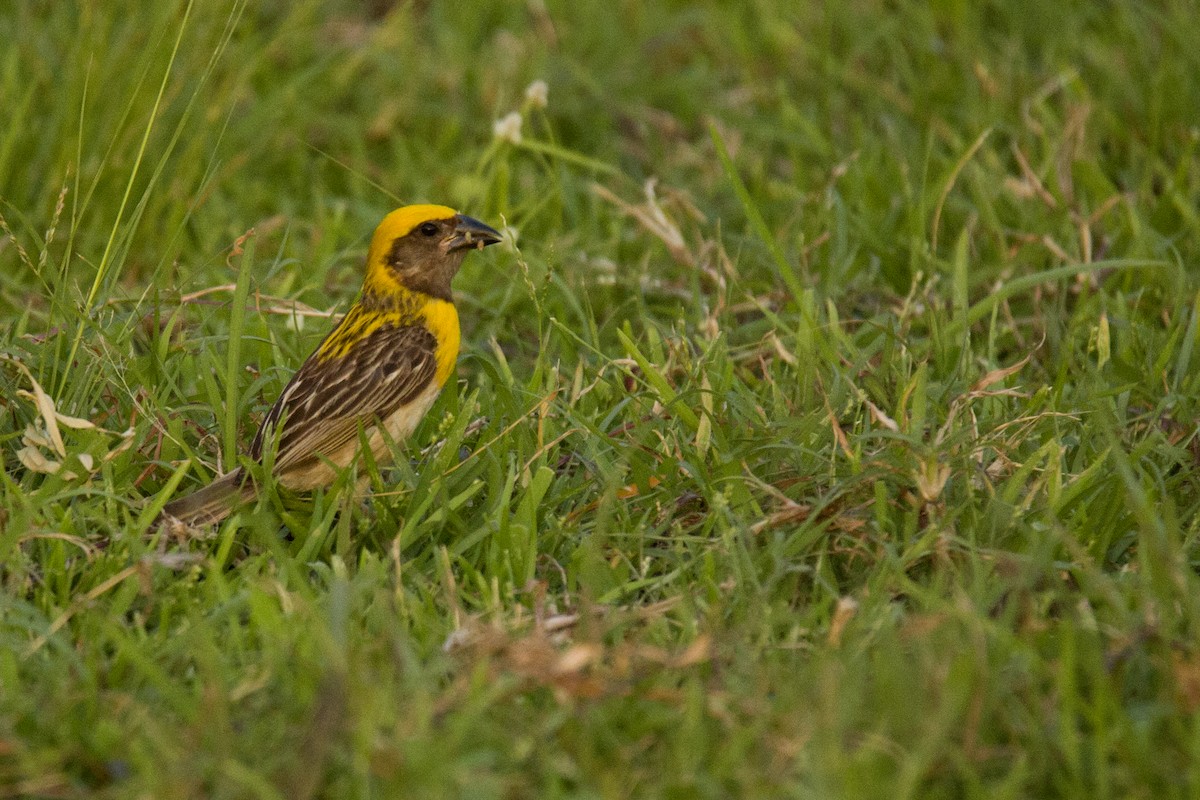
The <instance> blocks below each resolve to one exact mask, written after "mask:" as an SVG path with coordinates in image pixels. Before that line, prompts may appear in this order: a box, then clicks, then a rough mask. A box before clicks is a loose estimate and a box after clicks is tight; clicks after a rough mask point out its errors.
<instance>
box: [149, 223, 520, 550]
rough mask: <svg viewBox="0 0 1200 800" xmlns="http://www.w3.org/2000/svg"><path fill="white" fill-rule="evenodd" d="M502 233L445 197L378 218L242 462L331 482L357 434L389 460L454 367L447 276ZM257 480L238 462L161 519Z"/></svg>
mask: <svg viewBox="0 0 1200 800" xmlns="http://www.w3.org/2000/svg"><path fill="white" fill-rule="evenodd" d="M499 241H501V235H500V233H499V232H497V231H496V230H495V229H494V228H492V227H490V226H488V225H486V224H484V223H483V222H480V221H479V220H477V219H474V218H472V217H468V216H466V215H464V214H460V213H459V212H457V211H455V210H454V209H452V208H450V207H448V206H443V205H424V204H422V205H409V206H403V207H401V208H398V209H396V210H395V211H392V212H391V213H389V214H388V215H387V216H385V217H384V218H383V221H382V222H380V223H379V227H377V228H376V229H375V234H374V235H373V236H372V237H371V245H370V247H369V248H368V250H367V263H366V270H365V275H364V278H363V285H362V289H361V291H360V292H359V295H358V299H357V300H356V301H355V303H354V305H353V306H352V307H351V308H350V310H349V311H348V312H347V313H346V314H345V315H344V316H343V317H342V318H341V320H339V322H338V323H337V325H336V326H335V327H334V328H333V330H332V331H330V332H329V334H328V335H327V336H326V337H325V339H324V340H323V341H322V342H321V344H320V345H319V346H318V347H317V348H316V350H314V351H313V352H312V354H311V355H309V357H308V358H307V359H306V360H305V361H304V363H303V364H302V365H301V366H300V368H299V369H298V370H297V371H296V373H295V374H294V375H293V376H292V378H291V380H290V381H288V383H287V385H286V386H285V387H284V389H283V392H282V393H280V395H279V398H278V399H277V400H276V401H275V404H274V405H272V406H271V409H270V410H269V411H268V412H267V414H266V416H265V417H264V418H263V420H262V424H261V425H259V428H258V432H257V434H256V435H255V436H254V441H253V442H252V443H251V445H250V458H251V460H253V461H255V462H258V463H260V464H261V463H263V456H264V454H266V453H268V451H270V452H272V453H273V458H271V459H268V463H269V466H270V470H271V474H272V475H273V476H274V479H275V482H276V483H277V484H279V485H280V486H282V487H283V488H285V489H287V490H289V491H292V492H310V491H313V490H315V489H318V488H320V487H324V486H328V485H329V484H331V483H332V482H333V480H334V478H336V477H337V475H338V473H339V472H340V471H341V470H343V469H345V468H346V467H347V466H349V465H350V464H351V463H352V462H353V461H354V460H355V458H356V457H357V456H358V455H359V451H360V449H361V444H362V443H363V442H366V443H367V445H368V446H369V448H370V450H371V455H372V456H373V457H374V458H375V460H376V462H377V463H380V464H386V463H388V461H389V460H390V459H389V456H390V453H391V450H390V447H389V443H390V442H402V441H404V440H405V439H407V438H408V437H409V436H410V435H411V434H412V432H413V430H414V429H415V428H416V427H417V423H419V422H420V421H421V418H422V417H424V416H425V413H426V412H427V411H428V410H429V408H430V406H432V405H433V401H434V400H435V399H437V396H438V394H439V393H440V392H441V389H442V387H443V386H444V385H445V383H446V381H447V379H448V378H449V377H450V375H451V373H452V372H453V371H454V364H455V361H456V360H457V358H458V350H459V344H460V331H459V324H458V311H457V310H456V309H455V307H454V297H453V294H452V293H451V288H450V283H451V281H452V280H453V278H454V276H455V275H456V274H457V273H458V270H459V267H460V266H461V265H462V262H463V259H464V258H465V257H466V254H467V253H468V252H469V251H471V250H474V249H479V250H482V249H483V248H484V247H486V246H488V245H491V244H495V243H497V242H499ZM258 493H259V486H258V485H257V483H256V481H255V480H254V478H253V477H252V476H251V475H250V474H249V472H248V471H247V470H246V469H244V468H243V467H240V466H239V467H235V468H234V469H232V470H230V471H229V472H227V473H225V474H224V475H222V476H221V477H219V478H217V479H216V480H214V481H213V482H212V483H210V484H209V485H208V486H206V487H204V488H203V489H200V490H199V491H196V492H194V493H192V494H189V495H187V496H185V497H182V498H179V499H176V500H172V501H171V502H169V503H167V504H166V505H165V506H164V507H163V510H162V512H161V514H160V519H161V520H163V521H169V522H172V523H174V524H183V525H184V526H187V527H204V526H207V525H213V524H216V523H219V522H221V521H222V520H223V519H225V517H227V516H228V515H229V514H230V513H232V511H233V510H234V509H235V508H237V507H238V506H241V505H243V504H246V503H249V502H251V501H252V500H254V499H255V498H256V497H257V496H258Z"/></svg>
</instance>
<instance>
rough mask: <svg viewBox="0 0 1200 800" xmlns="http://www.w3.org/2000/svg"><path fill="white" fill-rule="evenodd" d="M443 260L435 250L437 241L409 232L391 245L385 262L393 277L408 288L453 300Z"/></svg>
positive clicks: (448, 271)
mask: <svg viewBox="0 0 1200 800" xmlns="http://www.w3.org/2000/svg"><path fill="white" fill-rule="evenodd" d="M445 261H446V255H445V254H444V253H442V252H441V251H440V250H439V249H438V246H437V239H433V238H426V237H424V236H421V235H420V234H419V233H410V234H408V235H407V236H401V237H400V238H399V239H396V240H395V241H394V242H392V249H391V250H389V251H388V259H387V262H388V267H389V268H391V270H392V274H394V275H395V276H396V278H397V279H398V280H399V281H400V283H402V284H403V285H404V286H406V287H407V288H409V289H411V290H413V291H414V292H421V293H423V294H427V295H430V296H431V297H436V298H438V299H439V300H452V299H453V298H452V295H451V294H450V278H451V273H452V270H448V269H446V267H447V265H446V264H445V263H444V262H445Z"/></svg>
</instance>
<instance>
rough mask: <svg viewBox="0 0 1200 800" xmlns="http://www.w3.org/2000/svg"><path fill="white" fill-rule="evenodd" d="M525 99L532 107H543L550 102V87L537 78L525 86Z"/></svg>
mask: <svg viewBox="0 0 1200 800" xmlns="http://www.w3.org/2000/svg"><path fill="white" fill-rule="evenodd" d="M525 100H526V101H527V102H528V103H529V105H531V106H533V107H534V108H545V107H546V105H547V104H548V103H549V102H550V87H549V86H547V85H546V82H545V81H544V80H542V79H541V78H538V79H537V80H536V81H534V82H533V83H531V84H529V85H528V86H526V87H525Z"/></svg>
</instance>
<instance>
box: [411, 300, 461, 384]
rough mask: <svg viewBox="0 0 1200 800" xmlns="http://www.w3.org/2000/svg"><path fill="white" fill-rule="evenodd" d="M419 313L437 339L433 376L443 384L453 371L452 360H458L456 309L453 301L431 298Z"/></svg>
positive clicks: (438, 382)
mask: <svg viewBox="0 0 1200 800" xmlns="http://www.w3.org/2000/svg"><path fill="white" fill-rule="evenodd" d="M420 314H421V317H422V318H424V320H425V326H426V327H427V328H429V330H430V332H431V333H432V334H433V335H434V338H436V339H437V343H438V345H437V373H436V375H435V376H434V377H435V380H436V381H437V385H438V386H443V385H445V383H446V381H447V380H448V379H449V378H450V374H451V373H452V372H454V362H455V361H457V360H458V346H459V337H460V333H459V329H458V311H457V310H456V309H455V308H454V304H453V303H448V302H446V301H445V300H434V299H431V300H429V302H427V303H425V305H424V307H423V308H422V309H421V311H420Z"/></svg>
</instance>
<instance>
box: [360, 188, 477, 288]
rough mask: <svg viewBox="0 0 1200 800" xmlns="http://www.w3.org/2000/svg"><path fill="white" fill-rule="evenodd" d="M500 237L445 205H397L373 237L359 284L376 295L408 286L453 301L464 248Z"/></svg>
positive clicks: (472, 247)
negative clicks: (452, 288)
mask: <svg viewBox="0 0 1200 800" xmlns="http://www.w3.org/2000/svg"><path fill="white" fill-rule="evenodd" d="M498 241H500V234H499V233H498V232H497V231H496V230H494V229H493V228H491V227H489V226H487V225H485V224H483V223H482V222H480V221H479V220H477V219H472V218H471V217H468V216H465V215H463V214H459V213H458V212H457V211H455V210H454V209H453V208H448V207H447V206H433V205H416V206H404V207H403V208H398V209H396V210H395V211H393V212H392V213H390V214H388V215H387V216H386V217H384V218H383V222H381V223H379V227H378V228H376V229H375V235H374V236H373V237H371V248H370V250H369V251H368V252H367V275H366V281H365V283H364V287H363V288H364V290H365V291H366V292H368V293H371V294H374V295H376V296H378V297H390V296H393V295H395V294H397V293H398V292H401V291H403V290H404V289H407V290H409V291H411V292H419V293H421V294H426V295H429V296H431V297H436V298H439V299H441V300H451V299H452V297H451V294H450V281H451V279H452V278H453V277H454V276H455V274H456V273H457V272H458V268H459V266H461V265H462V260H463V257H464V256H465V255H466V254H467V251H469V250H475V249H482V248H484V247H486V246H488V245H489V244H495V243H496V242H498Z"/></svg>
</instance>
